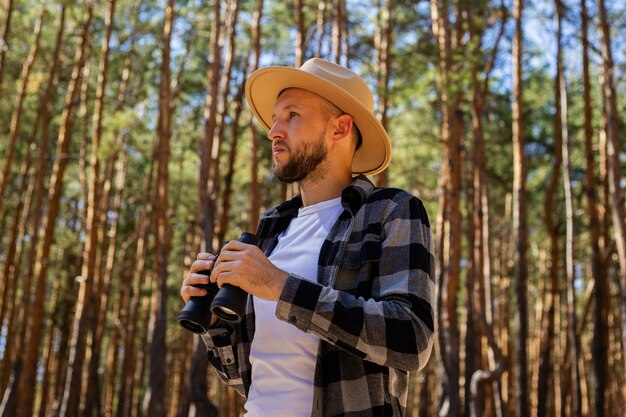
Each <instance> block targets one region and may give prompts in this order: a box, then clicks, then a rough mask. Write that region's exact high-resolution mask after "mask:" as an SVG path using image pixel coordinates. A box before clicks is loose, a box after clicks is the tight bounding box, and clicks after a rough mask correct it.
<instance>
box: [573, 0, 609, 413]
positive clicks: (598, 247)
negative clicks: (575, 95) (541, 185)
mask: <svg viewBox="0 0 626 417" xmlns="http://www.w3.org/2000/svg"><path fill="white" fill-rule="evenodd" d="M580 5H581V36H582V44H583V45H582V47H583V48H582V53H583V57H582V58H583V59H582V61H583V106H584V132H585V159H586V169H585V193H586V195H587V212H588V215H589V225H590V230H589V234H590V242H591V273H592V276H593V281H594V282H595V285H594V286H593V288H594V289H593V298H594V300H595V302H594V312H593V327H594V332H593V341H592V351H593V355H592V372H593V376H594V379H595V384H594V386H595V392H594V396H595V402H594V407H595V410H594V415H595V416H603V415H604V411H603V409H604V408H603V407H604V402H605V401H604V393H605V387H606V384H607V371H608V369H609V364H608V357H607V351H606V349H605V346H608V328H607V310H608V308H609V307H608V306H607V302H608V280H607V275H606V266H605V263H604V256H603V252H604V241H603V238H602V237H603V233H602V231H601V229H602V221H601V219H600V213H599V211H598V206H599V205H600V202H599V201H598V195H597V187H596V174H595V158H594V144H593V125H592V123H593V114H592V108H591V81H590V78H591V77H590V74H589V72H590V71H589V38H588V32H589V16H588V14H587V0H581V1H580Z"/></svg>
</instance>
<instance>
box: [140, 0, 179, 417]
mask: <svg viewBox="0 0 626 417" xmlns="http://www.w3.org/2000/svg"><path fill="white" fill-rule="evenodd" d="M174 4H175V1H174V0H169V1H168V4H167V7H166V9H165V22H164V25H163V60H162V62H161V83H160V88H159V120H158V123H157V141H158V152H157V155H158V165H157V181H156V194H155V198H154V204H153V214H154V218H155V223H156V239H155V254H156V256H155V272H156V282H157V288H156V300H155V305H154V311H153V320H154V331H153V333H152V340H151V343H150V390H149V393H148V396H149V401H148V404H147V408H146V411H145V412H146V415H148V416H154V417H165V415H166V411H167V407H166V390H165V384H166V373H165V371H166V369H165V368H164V366H163V362H164V359H165V358H166V352H167V350H166V345H165V335H166V334H165V333H166V328H167V277H168V274H167V264H168V257H169V253H170V235H171V231H170V228H171V226H170V224H169V220H168V214H169V213H168V211H169V201H168V200H169V197H168V194H169V193H168V186H169V173H168V169H169V162H170V153H171V151H170V140H171V137H172V108H173V105H172V103H171V102H170V97H171V94H172V92H171V86H170V84H171V69H170V50H171V40H172V26H173V24H174Z"/></svg>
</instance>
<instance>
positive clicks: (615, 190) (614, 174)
mask: <svg viewBox="0 0 626 417" xmlns="http://www.w3.org/2000/svg"><path fill="white" fill-rule="evenodd" d="M597 4H598V16H599V19H600V22H599V24H600V35H601V36H600V37H601V42H602V47H601V51H602V65H601V66H600V74H601V76H600V84H601V87H602V100H603V112H604V126H603V129H604V131H605V132H606V140H607V158H606V163H607V167H606V170H607V174H608V185H609V202H610V207H611V219H612V223H613V237H614V239H615V246H616V249H617V257H618V259H619V275H618V276H619V283H620V287H621V300H620V309H621V319H622V322H621V326H622V329H621V333H622V360H623V362H624V365H626V213H625V208H624V191H623V189H622V185H621V181H622V176H621V163H620V140H621V139H620V136H621V133H620V113H619V108H618V106H617V90H616V81H615V63H614V62H613V52H612V50H611V29H610V24H609V19H608V15H607V10H606V6H605V2H604V0H598V1H597ZM601 388H603V387H602V386H601V385H599V386H598V387H597V389H596V395H599V396H600V398H602V397H603V396H604V395H606V394H607V392H606V390H605V393H604V394H602V393H600V392H599V390H600V389H601ZM599 408H600V405H597V407H596V413H598V414H597V417H600V416H601V415H602V414H603V413H602V414H599V413H600V411H601V410H600V409H599Z"/></svg>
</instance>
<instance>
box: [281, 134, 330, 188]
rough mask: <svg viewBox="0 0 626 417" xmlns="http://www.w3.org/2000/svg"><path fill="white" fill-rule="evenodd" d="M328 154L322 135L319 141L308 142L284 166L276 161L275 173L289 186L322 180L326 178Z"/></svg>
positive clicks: (318, 138)
mask: <svg viewBox="0 0 626 417" xmlns="http://www.w3.org/2000/svg"><path fill="white" fill-rule="evenodd" d="M289 151H291V149H289ZM327 153H328V151H327V150H326V145H325V143H324V133H322V134H320V135H319V136H318V137H317V140H314V141H311V142H306V143H304V144H303V145H302V146H301V147H300V148H299V149H297V150H296V151H294V152H293V154H292V155H291V158H289V160H288V161H287V162H286V163H285V164H284V165H279V164H278V163H276V161H274V173H275V174H276V177H277V178H278V179H279V180H280V181H282V182H284V183H287V184H291V183H294V182H300V181H303V180H305V179H306V180H307V181H316V180H319V179H322V178H324V176H325V170H324V169H323V162H324V161H325V160H326V155H327Z"/></svg>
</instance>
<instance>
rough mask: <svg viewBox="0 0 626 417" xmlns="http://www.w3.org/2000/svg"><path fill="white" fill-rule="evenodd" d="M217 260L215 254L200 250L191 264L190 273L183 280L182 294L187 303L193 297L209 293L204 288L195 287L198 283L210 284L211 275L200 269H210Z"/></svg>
mask: <svg viewBox="0 0 626 417" xmlns="http://www.w3.org/2000/svg"><path fill="white" fill-rule="evenodd" d="M214 262H215V255H213V254H211V253H207V252H200V253H199V254H198V256H197V257H196V260H195V261H194V262H193V263H192V264H191V268H190V269H189V274H187V276H186V277H185V279H184V280H183V285H182V287H181V288H180V295H181V297H183V300H185V303H186V302H187V301H189V299H190V298H191V297H203V296H205V295H206V294H207V292H206V290H205V289H203V288H198V287H194V285H196V284H208V283H209V277H207V276H206V275H204V274H200V273H199V272H200V271H208V270H210V269H211V268H213V263H214Z"/></svg>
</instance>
